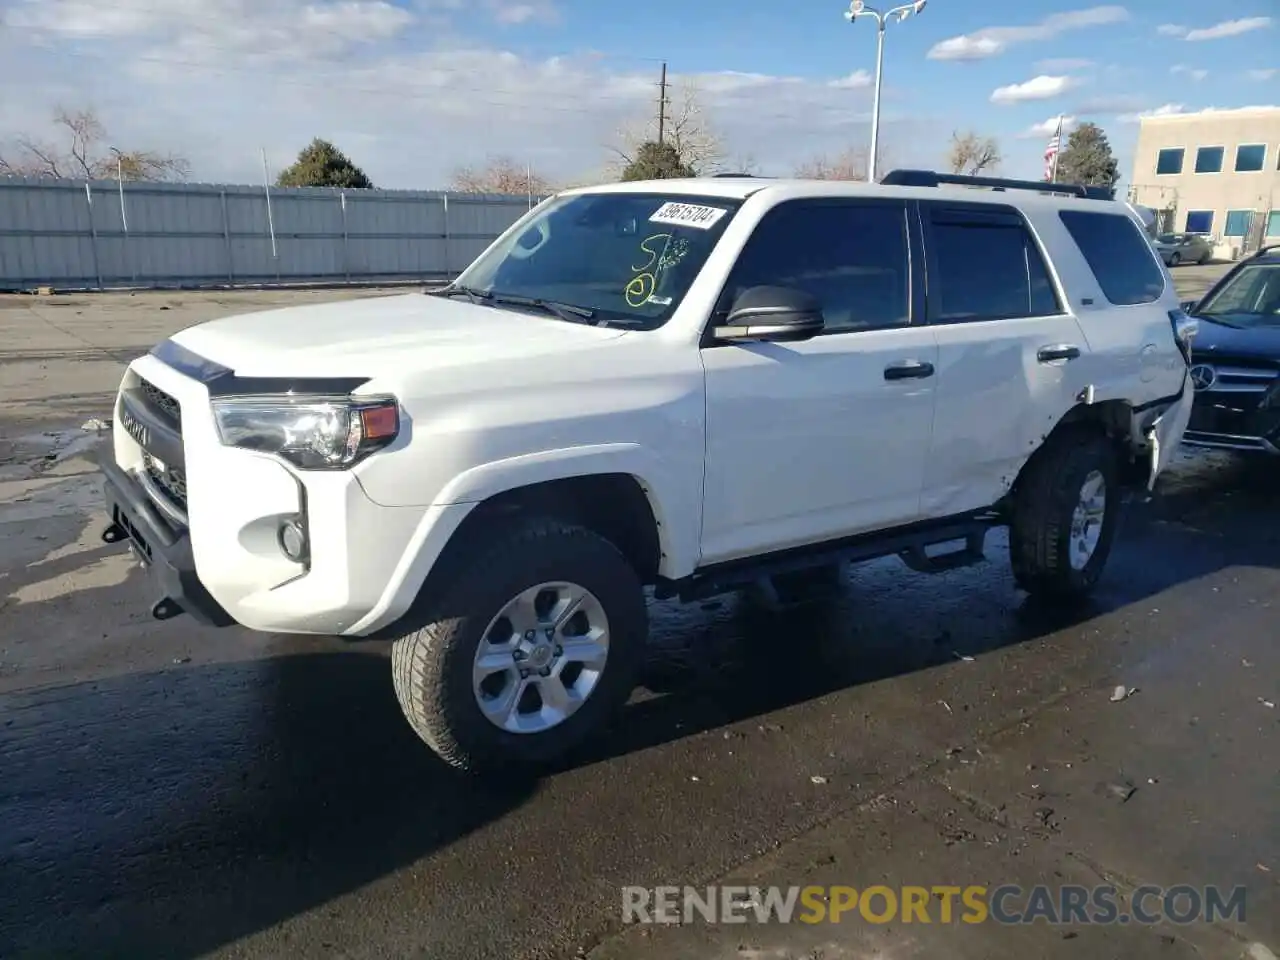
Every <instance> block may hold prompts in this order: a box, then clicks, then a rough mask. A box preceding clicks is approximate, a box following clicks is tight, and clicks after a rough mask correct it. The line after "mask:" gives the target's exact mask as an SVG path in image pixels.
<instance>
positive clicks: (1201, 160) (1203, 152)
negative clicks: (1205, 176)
mask: <svg viewBox="0 0 1280 960" xmlns="http://www.w3.org/2000/svg"><path fill="white" fill-rule="evenodd" d="M1221 172H1222V148H1221V147H1201V148H1200V149H1199V150H1197V151H1196V173H1221Z"/></svg>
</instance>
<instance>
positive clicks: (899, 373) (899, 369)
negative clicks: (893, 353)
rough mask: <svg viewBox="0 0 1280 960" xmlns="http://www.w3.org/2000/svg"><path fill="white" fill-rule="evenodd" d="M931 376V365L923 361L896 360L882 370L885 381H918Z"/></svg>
mask: <svg viewBox="0 0 1280 960" xmlns="http://www.w3.org/2000/svg"><path fill="white" fill-rule="evenodd" d="M932 376H933V364H932V363H925V362H924V361H923V360H898V361H897V362H895V363H891V364H889V365H888V366H887V367H885V368H884V378H885V379H886V380H912V379H915V380H919V379H923V378H924V377H932Z"/></svg>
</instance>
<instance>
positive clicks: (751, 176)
mask: <svg viewBox="0 0 1280 960" xmlns="http://www.w3.org/2000/svg"><path fill="white" fill-rule="evenodd" d="M711 177H712V179H719V178H720V177H746V178H747V179H748V180H767V179H768V178H767V177H762V176H760V174H758V173H713V174H712V175H711Z"/></svg>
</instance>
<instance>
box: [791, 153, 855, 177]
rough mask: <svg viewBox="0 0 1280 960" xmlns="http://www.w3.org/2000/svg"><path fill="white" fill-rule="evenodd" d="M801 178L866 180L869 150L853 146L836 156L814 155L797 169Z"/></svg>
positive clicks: (797, 174) (797, 173) (797, 175)
mask: <svg viewBox="0 0 1280 960" xmlns="http://www.w3.org/2000/svg"><path fill="white" fill-rule="evenodd" d="M795 176H796V177H798V178H799V179H801V180H865V179H867V151H865V150H863V149H862V148H860V147H851V148H849V149H848V150H844V151H842V152H841V153H838V154H837V155H836V156H834V157H828V156H826V155H820V156H816V157H812V158H810V159H808V160H806V161H805V162H804V163H802V164H800V165H799V166H798V167H796V169H795Z"/></svg>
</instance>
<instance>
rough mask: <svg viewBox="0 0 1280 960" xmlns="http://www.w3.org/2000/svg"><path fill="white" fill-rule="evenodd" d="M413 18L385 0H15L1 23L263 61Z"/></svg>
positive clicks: (375, 39)
mask: <svg viewBox="0 0 1280 960" xmlns="http://www.w3.org/2000/svg"><path fill="white" fill-rule="evenodd" d="M414 21H415V15H414V14H413V13H411V12H410V11H408V10H406V9H404V8H403V7H397V6H394V5H393V4H391V3H388V2H386V0H317V2H306V0H207V2H195V0H167V2H164V3H154V2H150V3H148V2H144V0H112V2H111V3H110V4H100V3H97V2H91V0H17V3H16V5H15V6H13V7H12V8H11V10H10V12H9V16H8V24H9V26H11V27H14V28H16V29H18V30H21V31H30V32H31V33H32V34H34V35H36V36H37V37H40V36H44V37H53V38H63V39H66V40H80V41H90V42H97V43H99V44H101V43H104V42H111V41H117V42H118V41H133V42H138V43H147V44H148V45H149V46H151V47H154V48H155V49H153V50H152V53H153V54H156V55H159V54H166V55H168V56H170V57H195V58H197V59H202V60H203V59H220V58H222V57H225V56H228V55H230V56H235V55H246V56H253V57H256V58H259V59H265V60H269V61H285V60H305V59H308V58H313V57H329V56H337V55H340V54H342V53H344V52H347V51H351V50H353V49H355V48H358V47H361V46H364V45H367V44H376V43H379V42H384V41H389V40H392V39H394V38H396V37H398V36H400V35H402V34H404V33H405V32H406V31H407V30H408V28H409V27H410V26H411V25H412V24H413V23H414Z"/></svg>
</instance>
